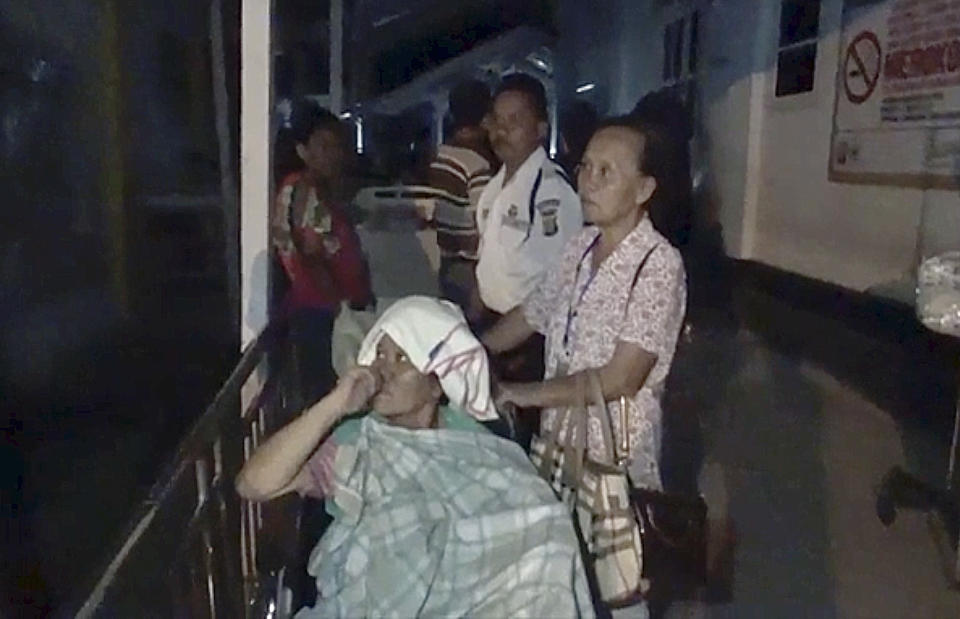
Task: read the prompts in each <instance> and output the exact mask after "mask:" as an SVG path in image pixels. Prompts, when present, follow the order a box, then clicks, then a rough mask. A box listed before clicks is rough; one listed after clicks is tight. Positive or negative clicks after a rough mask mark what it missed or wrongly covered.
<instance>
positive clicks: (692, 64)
mask: <svg viewBox="0 0 960 619" xmlns="http://www.w3.org/2000/svg"><path fill="white" fill-rule="evenodd" d="M699 47H700V13H699V12H697V11H694V13H693V14H692V15H690V50H689V54H688V56H687V70H688V71H689V72H690V73H691V74H693V73H696V72H697V55H698V54H699V51H700V50H699Z"/></svg>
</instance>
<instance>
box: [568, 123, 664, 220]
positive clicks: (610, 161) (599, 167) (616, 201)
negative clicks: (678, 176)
mask: <svg viewBox="0 0 960 619" xmlns="http://www.w3.org/2000/svg"><path fill="white" fill-rule="evenodd" d="M642 148H643V137H642V136H641V135H640V134H639V133H637V132H635V131H631V130H630V129H627V128H625V127H607V128H604V129H601V130H600V131H597V132H596V133H595V134H594V135H593V137H592V138H590V143H589V144H587V150H586V151H585V152H584V154H583V158H582V159H581V161H580V166H579V170H578V172H577V181H578V186H579V193H580V201H581V202H582V204H583V218H584V219H585V220H586V221H587V222H589V223H592V224H595V225H598V226H600V227H603V226H605V225H610V224H614V223H616V222H618V221H621V220H623V219H624V218H625V217H629V216H631V215H633V214H634V213H636V211H637V209H639V208H641V207H642V206H643V204H644V203H645V202H646V201H647V200H649V199H650V196H651V195H652V194H653V189H655V188H656V181H654V179H652V178H650V177H648V176H645V175H644V174H643V173H641V172H640V170H639V166H638V162H639V160H640V149H642Z"/></svg>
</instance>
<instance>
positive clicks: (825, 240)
mask: <svg viewBox="0 0 960 619" xmlns="http://www.w3.org/2000/svg"><path fill="white" fill-rule="evenodd" d="M841 12H842V0H825V1H824V2H823V3H822V8H821V20H820V32H821V38H820V41H819V44H818V49H817V66H816V74H815V85H814V90H813V92H810V93H804V94H800V95H794V96H791V97H785V98H780V99H777V98H775V97H774V87H775V83H776V45H777V19H778V12H777V10H774V11H772V13H771V14H768V15H766V16H765V17H766V19H767V23H766V24H760V25H759V26H760V27H759V28H758V30H757V32H759V33H761V35H760V38H759V39H758V44H759V45H760V47H761V49H762V50H763V51H764V53H765V56H766V60H765V63H764V67H763V70H762V75H760V76H755V77H754V79H753V80H752V82H753V83H754V85H755V86H759V87H760V88H762V89H763V90H762V105H761V106H759V109H758V110H757V112H758V115H759V116H760V118H759V119H754V120H755V124H759V126H760V127H761V132H760V136H761V138H760V143H759V149H760V152H759V170H758V171H759V173H758V174H757V175H756V177H755V178H748V179H747V180H746V186H745V189H744V191H745V193H747V194H749V193H750V192H751V191H754V192H756V195H757V202H756V207H755V209H756V210H755V213H754V214H753V215H754V219H753V220H751V217H750V213H749V203H748V207H747V211H748V212H747V213H746V215H747V216H746V217H745V218H743V219H742V220H741V221H742V223H743V226H744V228H752V230H748V229H745V230H744V231H743V234H742V239H743V240H744V241H745V242H744V243H741V247H740V249H741V255H743V256H744V257H748V258H753V259H756V260H759V261H761V262H764V263H768V264H771V265H773V266H776V267H779V268H782V269H785V270H788V271H793V272H797V273H800V274H803V275H807V276H810V277H814V278H818V279H821V280H825V281H829V282H833V283H837V284H840V285H843V286H847V287H850V288H854V289H867V288H870V287H873V286H878V285H882V284H884V283H887V282H891V281H893V280H897V279H901V278H902V277H904V276H905V275H908V274H909V273H910V272H911V271H912V270H913V269H914V267H915V260H916V252H917V248H918V243H919V244H920V245H921V246H925V247H926V250H927V251H931V250H936V249H944V248H947V247H949V246H951V245H952V246H953V247H955V248H960V199H958V197H957V195H956V194H955V193H953V192H945V191H927V192H922V191H920V190H917V189H904V188H896V187H881V186H867V185H851V184H842V183H832V182H830V181H828V180H827V163H828V157H829V152H830V134H831V129H832V115H833V105H834V96H835V84H836V81H835V80H836V71H837V64H838V59H839V39H840V23H841ZM758 78H759V79H758ZM755 94H756V93H755ZM740 98H741V100H742V96H741V97H740ZM714 126H715V127H716V126H717V124H716V123H715V124H714ZM741 140H742V138H735V137H733V136H730V135H727V136H726V137H724V138H720V139H719V141H723V142H730V143H736V144H739V142H740V141H741ZM725 197H727V198H730V199H732V198H733V197H734V194H733V192H732V191H731V192H728V194H727V196H725ZM925 201H926V211H925V212H926V216H925V217H924V216H923V215H922V213H923V212H924V202H925ZM741 210H742V209H741V208H740V207H738V206H737V205H736V204H735V202H734V201H732V200H731V201H730V202H726V203H725V204H724V205H723V211H724V216H725V221H728V220H729V221H732V220H736V219H738V218H739V211H741ZM922 218H923V219H924V228H926V230H927V234H926V235H925V236H923V237H918V226H920V223H921V219H922ZM730 246H731V248H733V247H734V244H732V243H731V245H730Z"/></svg>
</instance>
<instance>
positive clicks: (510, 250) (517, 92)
mask: <svg viewBox="0 0 960 619" xmlns="http://www.w3.org/2000/svg"><path fill="white" fill-rule="evenodd" d="M487 130H488V131H489V134H490V143H491V146H492V147H493V150H494V152H495V153H496V155H497V157H498V158H499V159H500V160H501V161H502V162H503V165H502V166H501V167H500V170H499V171H498V172H497V174H496V175H495V176H494V177H493V178H492V179H491V180H490V182H489V183H487V186H486V187H485V188H484V190H483V193H482V194H481V195H480V200H479V203H478V207H477V226H478V228H479V230H480V252H479V262H478V263H477V284H478V287H479V293H480V299H481V300H482V301H483V305H484V306H485V307H486V308H487V309H489V310H491V311H492V312H494V313H496V314H506V313H507V312H509V311H510V310H512V309H513V308H514V307H516V306H518V305H520V304H521V303H523V301H524V300H525V299H526V297H527V295H528V294H529V293H530V291H532V290H533V288H534V287H535V286H536V285H537V283H538V282H539V280H540V278H541V277H542V276H543V274H544V272H545V271H546V269H547V267H548V266H549V265H550V264H551V263H552V262H554V261H555V260H556V259H557V258H558V257H559V256H560V252H561V250H562V249H563V246H564V245H566V242H567V240H568V239H570V238H571V237H572V236H574V235H575V234H577V233H578V232H580V230H581V229H582V228H583V214H582V212H581V210H580V198H579V197H578V196H577V193H576V191H574V189H573V187H572V186H571V185H570V182H569V180H567V178H566V176H565V174H564V172H563V169H562V168H561V167H560V166H559V165H558V164H556V163H554V162H553V161H551V160H550V159H549V158H548V157H547V153H546V152H545V151H544V149H543V146H542V144H543V141H544V139H545V138H546V137H547V131H548V124H547V99H546V95H545V93H544V89H543V85H542V84H541V83H540V82H539V81H537V80H536V78H533V77H531V76H529V75H525V74H522V73H514V74H512V75H508V76H507V77H505V78H504V79H503V82H502V83H501V85H500V87H499V89H498V90H497V95H496V97H495V99H494V103H493V112H492V114H491V115H490V117H489V118H488V120H487Z"/></svg>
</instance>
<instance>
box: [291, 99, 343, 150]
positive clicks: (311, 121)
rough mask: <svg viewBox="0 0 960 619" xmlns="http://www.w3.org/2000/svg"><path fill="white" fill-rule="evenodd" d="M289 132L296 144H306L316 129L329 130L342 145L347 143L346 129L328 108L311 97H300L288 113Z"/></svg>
mask: <svg viewBox="0 0 960 619" xmlns="http://www.w3.org/2000/svg"><path fill="white" fill-rule="evenodd" d="M290 130H291V131H290V133H291V135H292V136H293V139H294V141H295V142H296V143H297V144H306V143H307V142H309V141H310V136H312V135H313V134H314V133H316V132H317V131H329V132H330V133H332V134H334V135H335V136H337V138H338V139H339V140H340V143H341V144H342V145H345V144H347V130H346V127H345V126H344V124H343V123H342V122H341V121H340V119H339V118H337V117H336V116H334V115H333V113H332V112H330V110H328V109H326V108H324V107H321V106H320V105H319V104H318V103H317V102H316V101H313V100H312V99H306V98H304V99H300V100H299V101H297V102H296V103H295V104H294V106H293V112H292V114H291V115H290Z"/></svg>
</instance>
